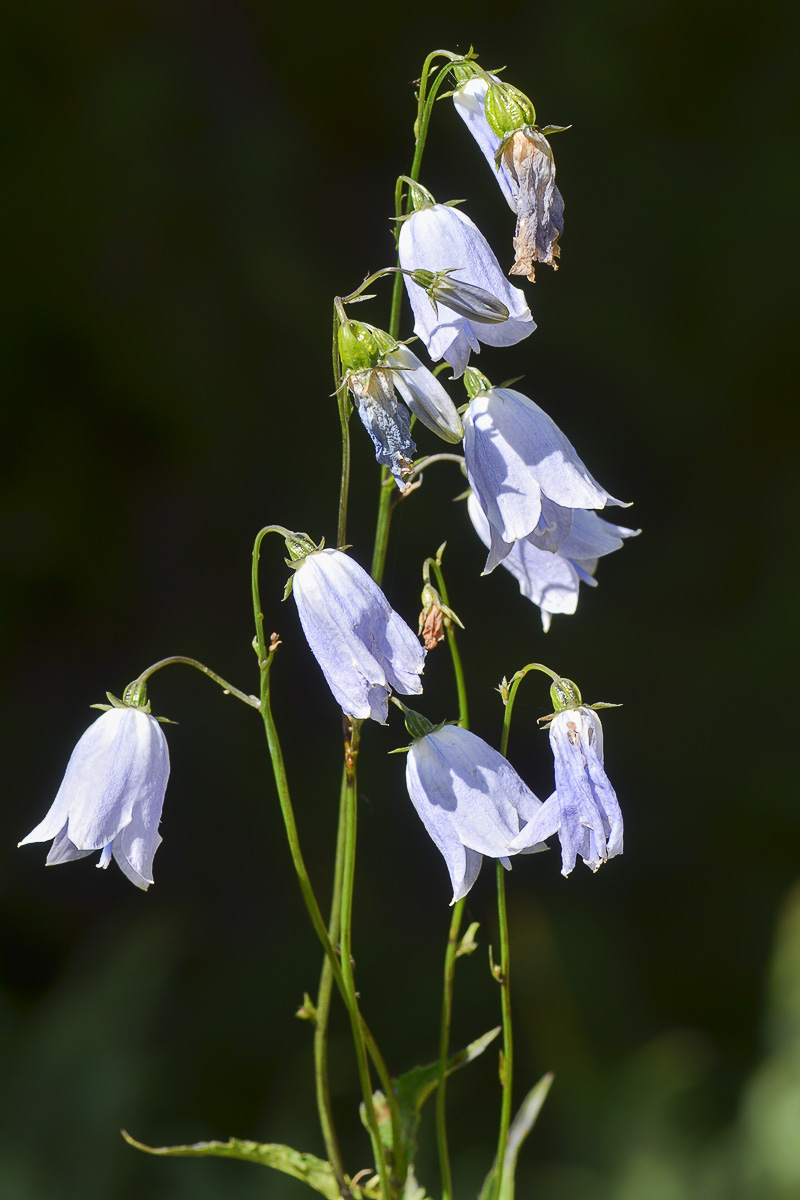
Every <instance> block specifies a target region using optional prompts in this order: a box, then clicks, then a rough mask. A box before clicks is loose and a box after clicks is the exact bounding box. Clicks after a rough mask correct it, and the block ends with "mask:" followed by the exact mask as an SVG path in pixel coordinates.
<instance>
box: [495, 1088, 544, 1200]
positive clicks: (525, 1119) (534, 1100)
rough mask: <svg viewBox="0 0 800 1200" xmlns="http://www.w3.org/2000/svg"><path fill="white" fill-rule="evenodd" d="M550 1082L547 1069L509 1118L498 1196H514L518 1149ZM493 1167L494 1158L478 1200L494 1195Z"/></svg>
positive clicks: (503, 1198) (510, 1199) (509, 1198)
mask: <svg viewBox="0 0 800 1200" xmlns="http://www.w3.org/2000/svg"><path fill="white" fill-rule="evenodd" d="M552 1082H553V1075H552V1073H551V1072H549V1071H548V1073H547V1074H546V1075H543V1076H542V1078H541V1079H540V1080H539V1082H538V1083H537V1084H536V1085H535V1086H534V1087H532V1088H531V1090H530V1091H529V1092H528V1094H527V1096H526V1097H525V1099H524V1100H523V1101H522V1104H521V1105H520V1107H519V1111H518V1112H517V1115H516V1116H515V1117H514V1120H513V1121H512V1122H511V1127H510V1129H509V1131H508V1141H507V1142H506V1152H505V1155H504V1157H503V1182H502V1184H501V1187H500V1196H499V1198H498V1200H514V1173H515V1172H516V1169H517V1159H518V1158H519V1152H520V1150H521V1148H522V1143H523V1142H524V1141H525V1138H526V1137H527V1136H528V1134H529V1133H530V1131H531V1130H532V1129H533V1127H534V1125H535V1124H536V1118H537V1117H538V1116H539V1113H540V1112H541V1110H542V1105H543V1104H544V1102H545V1100H546V1099H547V1093H548V1092H549V1091H550V1087H551V1084H552ZM496 1171H497V1159H495V1161H494V1163H493V1165H492V1169H491V1171H490V1172H489V1174H488V1175H487V1176H486V1179H485V1180H484V1183H483V1187H482V1188H481V1194H480V1196H479V1197H478V1200H490V1197H492V1196H493V1195H494V1179H495V1172H496Z"/></svg>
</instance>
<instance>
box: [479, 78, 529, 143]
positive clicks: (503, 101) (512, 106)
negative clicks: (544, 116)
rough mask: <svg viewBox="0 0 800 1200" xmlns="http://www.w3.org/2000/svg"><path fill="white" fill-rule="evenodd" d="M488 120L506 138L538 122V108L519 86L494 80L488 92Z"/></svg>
mask: <svg viewBox="0 0 800 1200" xmlns="http://www.w3.org/2000/svg"><path fill="white" fill-rule="evenodd" d="M485 112H486V120H487V121H488V122H489V126H490V128H491V129H492V130H493V131H494V132H495V133H496V134H497V136H498V137H501V138H506V137H508V136H509V134H511V133H515V132H516V130H517V129H522V128H524V126H526V125H534V124H535V122H536V109H535V108H534V107H533V104H532V103H531V101H530V100H529V99H528V97H527V96H526V95H525V93H524V92H521V91H520V90H519V88H515V87H513V86H512V85H511V84H510V83H499V82H492V83H490V84H489V90H488V91H487V93H486V103H485Z"/></svg>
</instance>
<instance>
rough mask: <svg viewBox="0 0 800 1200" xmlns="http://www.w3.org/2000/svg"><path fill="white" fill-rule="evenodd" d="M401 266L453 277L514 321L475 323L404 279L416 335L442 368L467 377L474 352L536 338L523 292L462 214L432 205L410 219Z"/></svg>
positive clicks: (402, 230)
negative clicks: (489, 298)
mask: <svg viewBox="0 0 800 1200" xmlns="http://www.w3.org/2000/svg"><path fill="white" fill-rule="evenodd" d="M398 254H399V258H400V266H401V267H402V268H403V269H404V270H406V271H415V270H425V271H432V272H434V273H436V272H439V271H450V273H451V277H452V278H453V279H457V280H461V281H463V282H464V283H470V284H473V285H474V286H476V287H479V288H483V290H484V291H487V292H490V293H491V294H492V295H493V296H495V297H496V298H497V299H498V300H500V301H502V303H503V304H504V305H505V306H506V308H507V309H508V313H509V315H508V319H507V320H505V321H500V322H497V323H494V324H485V323H483V322H475V323H474V324H473V322H471V321H469V320H468V319H467V318H466V317H464V316H459V314H458V313H456V312H454V311H453V310H452V309H450V308H448V307H447V305H446V304H445V303H444V301H442V300H438V301H437V304H436V308H434V306H433V304H432V303H431V301H430V298H429V297H428V295H427V293H426V292H425V291H424V289H423V288H421V287H419V286H418V285H417V284H416V283H414V282H413V280H411V279H409V277H408V275H404V276H403V279H404V281H405V285H406V289H407V291H408V298H409V300H410V302H411V307H412V308H413V310H414V317H415V322H414V332H415V333H416V334H417V336H418V337H420V338H421V339H422V341H423V342H424V343H425V345H426V346H427V348H428V353H429V354H430V356H431V358H432V359H433V360H434V361H435V362H436V361H438V360H439V359H440V358H445V359H446V360H447V361H448V362H449V363H450V365H451V367H452V368H453V371H454V373H455V374H456V375H462V374H463V372H464V370H465V368H466V366H467V363H468V362H469V356H470V351H472V350H474V351H475V352H476V353H477V352H478V351H479V350H480V343H481V342H483V343H484V344H485V345H487V346H513V345H515V344H516V343H517V342H520V341H522V339H523V338H526V337H527V336H528V335H529V334H530V333H533V331H534V329H535V328H536V325H535V323H534V320H533V317H532V316H531V312H530V309H529V308H528V305H527V302H526V300H525V296H524V294H523V292H522V291H521V290H520V289H519V288H516V287H512V285H511V284H510V283H509V282H508V280H507V279H506V277H505V275H504V273H503V270H502V268H501V266H500V264H499V263H498V261H497V259H496V258H495V256H494V254H493V252H492V249H491V246H490V245H489V243H488V242H487V241H486V238H485V237H484V236H483V234H482V233H481V232H480V230H479V229H478V228H477V226H475V225H473V223H472V221H470V219H469V217H468V216H466V214H465V213H463V212H461V211H460V209H457V208H451V207H449V206H448V205H446V204H430V205H427V206H426V207H425V208H420V209H418V210H417V211H416V212H413V213H412V214H411V215H410V216H409V217H407V218H406V219H405V220H404V221H403V224H402V226H401V227H400V239H399V242H398Z"/></svg>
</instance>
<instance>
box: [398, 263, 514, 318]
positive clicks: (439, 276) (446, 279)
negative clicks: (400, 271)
mask: <svg viewBox="0 0 800 1200" xmlns="http://www.w3.org/2000/svg"><path fill="white" fill-rule="evenodd" d="M451 271H452V268H449V269H447V270H444V271H436V272H433V271H422V270H419V271H412V273H411V279H412V280H413V281H414V283H416V284H417V285H418V286H419V287H421V288H423V289H424V290H425V291H426V292H427V293H428V297H429V298H430V302H431V304H432V305H433V310H434V312H437V313H438V309H437V301H441V303H442V304H446V305H447V307H448V308H449V309H452V311H453V312H455V313H458V315H459V316H460V317H466V318H467V320H469V321H477V322H478V323H479V324H481V325H499V324H500V322H501V321H507V320H508V308H507V307H506V305H505V304H503V302H502V300H498V299H497V297H496V296H493V295H492V293H491V292H487V291H486V289H485V288H482V287H477V286H476V285H475V284H474V283H463V282H462V281H461V280H458V279H453V278H452V275H451Z"/></svg>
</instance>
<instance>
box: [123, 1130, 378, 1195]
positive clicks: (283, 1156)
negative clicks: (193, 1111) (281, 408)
mask: <svg viewBox="0 0 800 1200" xmlns="http://www.w3.org/2000/svg"><path fill="white" fill-rule="evenodd" d="M122 1136H123V1137H124V1138H125V1141H126V1142H127V1143H128V1145H130V1146H135V1147H136V1149H137V1150H144V1151H145V1153H146V1154H162V1155H169V1156H174V1157H183V1158H207V1157H216V1158H238V1159H242V1160H243V1161H245V1162H253V1163H259V1164H260V1165H261V1166H262V1167H272V1168H273V1170H275V1171H282V1172H283V1173H284V1175H291V1176H292V1177H293V1178H294V1179H299V1180H301V1182H303V1183H307V1184H308V1186H309V1187H312V1188H313V1189H314V1191H315V1192H319V1193H320V1194H321V1195H322V1196H325V1197H326V1198H327V1200H339V1198H340V1192H339V1186H338V1184H337V1182H336V1176H335V1175H334V1173H333V1168H332V1167H331V1165H330V1163H327V1162H323V1161H322V1159H320V1158H317V1157H316V1156H315V1155H313V1154H301V1153H300V1152H299V1151H298V1150H293V1149H292V1147H291V1146H281V1145H278V1144H274V1143H273V1144H270V1143H267V1144H264V1143H261V1142H245V1141H241V1140H240V1139H239V1138H231V1139H230V1141H228V1142H195V1143H194V1145H192V1146H146V1145H145V1144H144V1143H143V1142H137V1141H136V1139H135V1138H132V1137H131V1135H130V1134H129V1133H126V1132H125V1130H124V1129H123V1130H122ZM358 1194H359V1192H358V1190H357V1191H356V1195H358Z"/></svg>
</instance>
